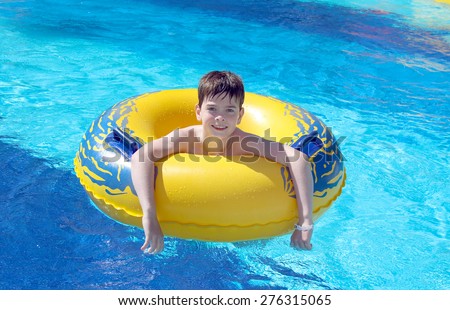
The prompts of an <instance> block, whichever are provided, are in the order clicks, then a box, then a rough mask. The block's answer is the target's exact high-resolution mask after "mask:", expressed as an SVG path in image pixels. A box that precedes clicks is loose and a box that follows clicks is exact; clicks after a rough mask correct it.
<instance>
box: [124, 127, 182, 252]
mask: <svg viewBox="0 0 450 310" xmlns="http://www.w3.org/2000/svg"><path fill="white" fill-rule="evenodd" d="M173 142H174V141H173V133H171V134H169V135H167V136H165V137H163V138H160V139H156V140H153V141H152V142H150V143H148V144H145V145H144V146H143V147H141V148H140V149H139V150H138V151H137V152H136V153H134V154H133V156H132V157H131V178H132V181H133V186H134V189H135V190H136V193H137V195H138V198H139V202H140V204H141V208H142V212H143V216H142V227H143V228H144V232H145V241H144V244H143V245H142V247H141V250H143V251H145V252H148V253H150V254H158V253H160V252H161V251H162V250H163V249H164V235H163V232H162V230H161V226H160V225H159V222H158V218H157V215H156V204H155V191H154V188H155V184H154V183H155V162H156V161H158V160H160V159H162V158H165V157H167V156H169V155H171V154H173V151H174V147H173V145H174V143H173ZM148 246H150V248H148Z"/></svg>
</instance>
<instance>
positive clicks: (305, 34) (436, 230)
mask: <svg viewBox="0 0 450 310" xmlns="http://www.w3.org/2000/svg"><path fill="white" fill-rule="evenodd" d="M449 13H450V6H448V5H446V4H442V3H437V2H433V1H431V0H430V1H427V0H421V1H400V0H396V1H389V2H381V3H378V1H369V0H366V1H364V4H361V3H359V2H357V1H350V0H348V1H313V2H311V1H288V0H279V1H270V2H261V1H215V2H214V4H212V3H210V1H202V0H201V1H195V3H190V4H187V2H186V1H181V0H179V1H176V0H170V1H144V0H127V1H125V0H123V1H122V0H118V1H113V4H111V1H106V0H98V1H81V2H80V1H72V0H65V1H54V0H45V1H26V0H24V1H14V0H13V1H2V2H0V51H1V53H0V55H1V61H0V66H1V70H0V105H1V110H0V111H1V112H0V123H1V127H0V128H1V131H0V152H1V156H2V159H3V160H2V161H1V163H0V173H1V176H0V182H1V188H2V189H1V191H0V195H1V203H2V208H1V211H0V214H1V219H0V231H1V233H2V238H0V289H450V241H449V231H450V229H449V224H450V221H449V211H450V199H449V196H450V187H449V186H448V180H449V179H450V178H449V171H450V169H449V168H450V156H449V151H450V147H449V141H450V134H449V132H448V128H449V125H450V122H449V118H450V109H449V104H450V94H449V91H448V89H450V82H449V81H450V43H449V42H450V20H449V17H448V16H450V14H449ZM215 69H218V70H231V71H235V72H237V73H239V74H240V75H241V76H242V78H243V79H244V82H245V85H246V90H247V91H251V92H255V93H260V94H263V95H267V96H273V97H276V98H279V99H281V100H284V101H288V102H292V103H294V104H297V105H300V106H302V107H303V108H305V109H307V110H309V111H311V112H312V113H314V114H316V115H317V116H319V117H320V118H321V119H322V120H323V121H324V122H325V123H326V124H327V125H329V126H330V127H332V130H333V132H334V134H335V135H336V136H337V137H341V138H342V139H343V142H342V144H341V149H342V151H343V154H344V156H345V157H346V167H347V186H346V187H345V188H344V191H343V194H342V195H341V197H339V199H338V200H337V201H336V203H335V204H334V205H333V207H332V208H331V209H330V210H329V211H328V212H327V213H326V214H325V215H324V216H323V217H322V218H321V219H320V220H319V221H318V222H317V225H316V229H315V235H314V237H313V244H314V250H313V251H311V252H298V251H294V250H293V249H291V248H290V247H289V236H282V237H278V238H273V239H270V240H263V241H254V242H243V243H234V244H233V243H205V242H197V241H186V240H181V239H176V238H167V242H166V250H165V252H164V253H163V254H162V255H159V256H155V257H153V256H146V255H144V254H142V253H141V252H140V250H139V247H140V245H141V244H142V237H143V233H142V231H141V230H139V229H137V228H132V227H127V226H123V225H121V224H118V223H116V222H113V221H112V220H110V219H108V218H107V217H105V216H104V215H103V214H101V213H100V212H99V211H98V210H96V209H95V208H94V207H93V206H92V205H91V204H90V202H89V200H88V198H87V196H86V195H85V193H84V190H83V189H82V187H81V185H79V183H78V180H77V178H76V177H75V175H74V173H73V164H72V160H73V157H74V155H75V152H76V150H77V148H78V143H79V142H80V139H81V137H82V135H83V133H84V131H85V130H86V129H87V127H88V126H89V124H90V123H91V122H92V120H93V119H95V118H96V117H97V116H98V115H99V114H100V113H101V112H102V111H103V110H105V109H106V108H108V107H110V106H111V105H113V104H114V103H116V102H118V101H121V100H123V99H125V98H128V97H131V96H135V95H137V94H141V93H144V92H149V91H155V90H160V89H172V88H186V87H196V83H197V81H198V79H199V77H200V76H202V75H203V74H204V73H205V72H207V71H210V70H215Z"/></svg>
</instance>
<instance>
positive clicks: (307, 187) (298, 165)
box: [283, 145, 314, 250]
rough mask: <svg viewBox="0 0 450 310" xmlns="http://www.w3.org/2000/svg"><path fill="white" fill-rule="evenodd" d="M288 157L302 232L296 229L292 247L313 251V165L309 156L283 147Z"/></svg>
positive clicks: (285, 146)
mask: <svg viewBox="0 0 450 310" xmlns="http://www.w3.org/2000/svg"><path fill="white" fill-rule="evenodd" d="M283 147H284V150H285V154H286V155H287V162H286V164H285V165H286V166H287V167H288V168H289V171H290V173H291V176H292V180H293V182H294V189H295V195H296V197H297V208H298V223H297V225H299V226H301V227H302V230H298V229H295V230H294V232H293V234H292V236H291V245H292V246H293V247H295V248H301V249H304V250H311V248H312V244H311V237H312V233H313V218H312V210H313V204H312V201H313V191H314V189H313V180H312V173H311V164H310V162H309V161H308V156H307V155H306V154H304V153H302V152H300V151H298V150H296V149H294V148H292V147H290V146H289V145H283Z"/></svg>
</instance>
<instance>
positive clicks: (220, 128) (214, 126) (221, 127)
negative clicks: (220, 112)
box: [212, 125, 228, 130]
mask: <svg viewBox="0 0 450 310" xmlns="http://www.w3.org/2000/svg"><path fill="white" fill-rule="evenodd" d="M212 128H214V129H216V130H225V129H227V128H228V126H220V125H212Z"/></svg>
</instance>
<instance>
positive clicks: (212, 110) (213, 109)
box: [206, 106, 216, 112]
mask: <svg viewBox="0 0 450 310" xmlns="http://www.w3.org/2000/svg"><path fill="white" fill-rule="evenodd" d="M215 110H216V108H215V107H212V106H209V107H206V111H210V112H214V111H215Z"/></svg>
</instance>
